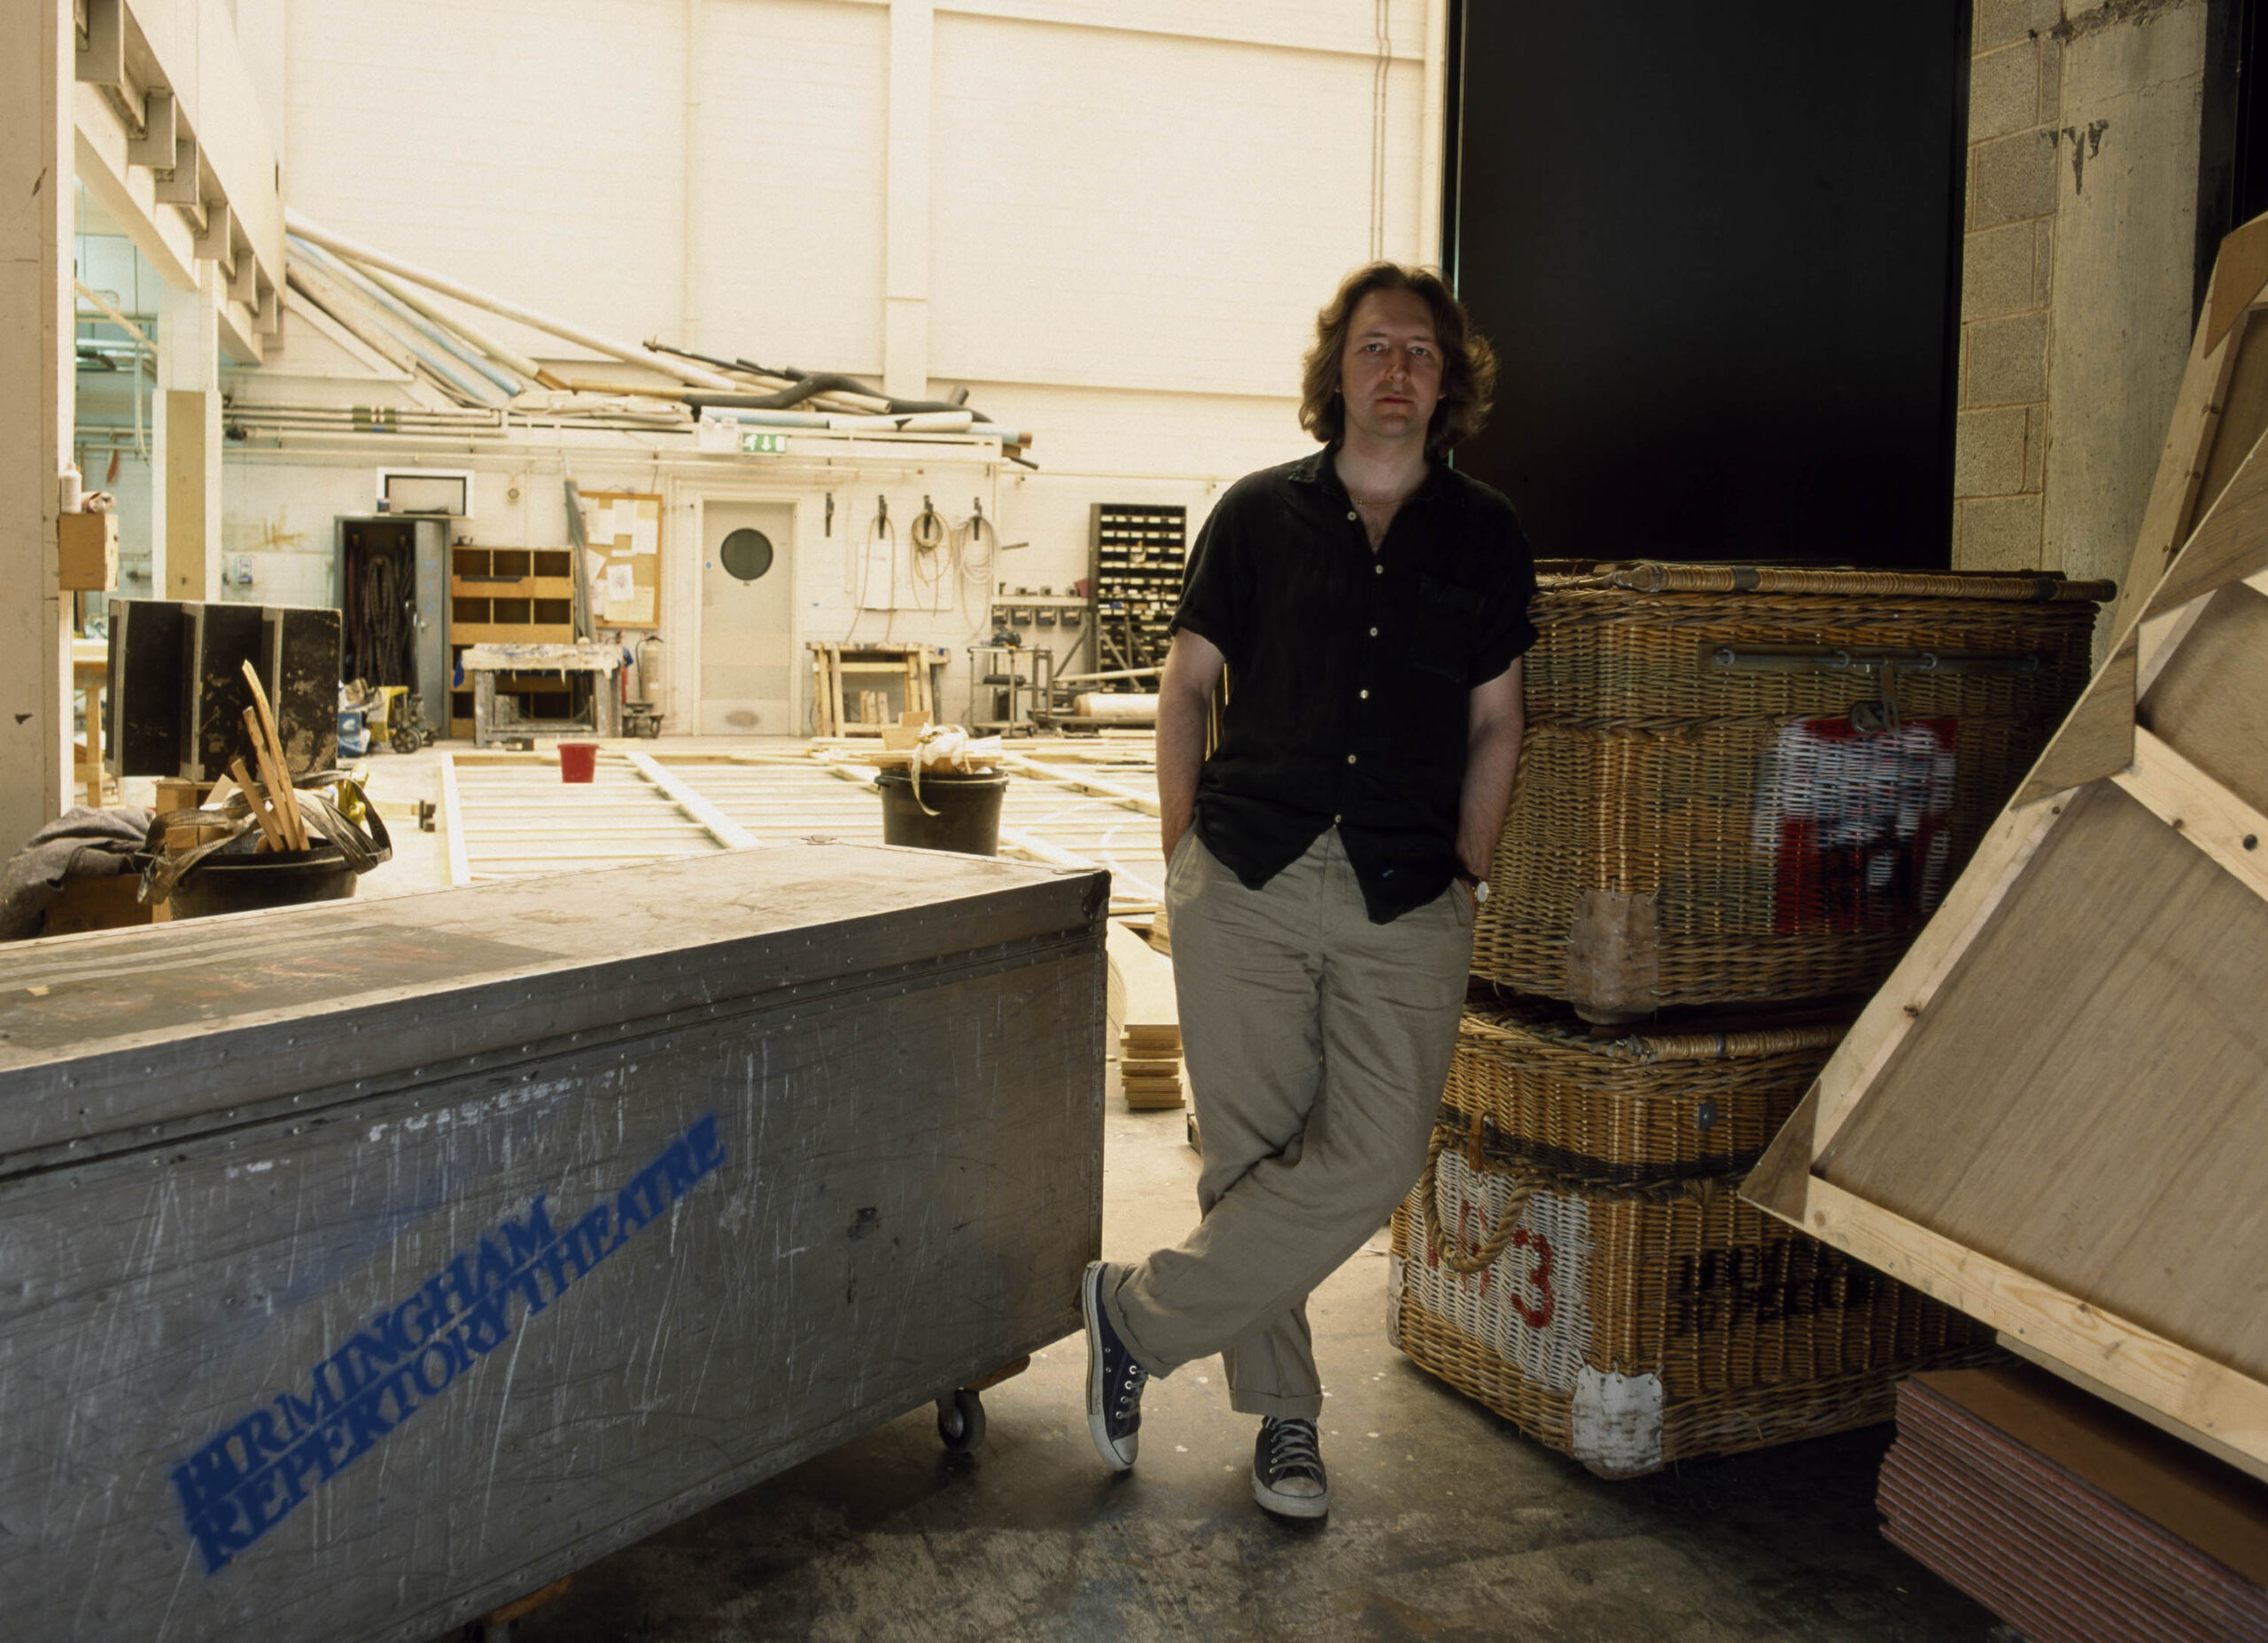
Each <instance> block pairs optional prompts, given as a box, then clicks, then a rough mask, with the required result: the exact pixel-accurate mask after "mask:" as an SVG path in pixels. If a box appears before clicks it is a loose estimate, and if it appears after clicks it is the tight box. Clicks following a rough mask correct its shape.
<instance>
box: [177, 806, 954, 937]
mask: <svg viewBox="0 0 2268 1643" xmlns="http://www.w3.org/2000/svg"><path fill="white" fill-rule="evenodd" d="M927 785H928V783H923V786H925V787H926V786H927ZM353 893H354V869H353V868H351V867H349V866H347V865H346V857H345V856H343V855H341V854H339V853H338V845H317V846H315V848H314V849H313V850H288V851H283V852H281V853H276V854H274V855H265V856H255V855H237V854H233V853H226V852H219V851H216V852H215V853H213V854H212V855H209V856H207V857H206V858H205V860H202V861H200V862H198V864H197V865H196V866H195V867H193V868H190V870H189V871H188V872H187V873H185V874H183V876H182V879H181V882H180V883H179V884H175V886H174V893H173V894H172V895H171V896H170V897H169V898H167V900H168V903H169V905H170V906H171V907H172V908H173V915H174V916H175V918H206V917H208V916H210V915H213V914H215V913H248V912H251V911H252V909H254V908H256V907H297V906H299V904H300V903H301V902H305V901H338V900H343V899H346V897H348V896H351V895H353Z"/></svg>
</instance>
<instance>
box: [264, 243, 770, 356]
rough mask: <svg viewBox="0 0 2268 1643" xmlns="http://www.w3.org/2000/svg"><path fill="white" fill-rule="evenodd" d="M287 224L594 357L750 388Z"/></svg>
mask: <svg viewBox="0 0 2268 1643" xmlns="http://www.w3.org/2000/svg"><path fill="white" fill-rule="evenodd" d="M283 223H284V226H285V227H286V228H288V229H290V230H291V232H292V233H294V234H297V235H298V236H299V237H300V238H301V239H305V240H309V241H312V242H313V243H314V244H315V245H321V246H322V248H323V249H324V250H325V251H330V252H336V253H338V255H340V256H342V257H345V258H346V259H348V260H349V261H353V262H360V263H363V264H365V265H367V266H369V267H370V268H374V269H384V271H385V272H387V273H389V274H398V275H400V276H401V277H402V278H404V279H408V280H415V281H416V282H417V284H421V285H423V286H424V287H426V288H427V289H428V290H430V291H438V292H440V293H441V294H442V295H443V296H445V297H454V298H455V299H456V300H458V301H460V302H470V304H472V306H473V307H475V308H485V309H487V310H488V312H490V313H491V314H497V315H502V316H503V317H504V318H506V319H509V320H517V321H518V322H519V323H521V324H523V325H529V326H532V327H533V328H534V329H536V330H537V331H547V332H548V333H549V334H551V335H552V336H555V337H558V338H561V339H564V340H566V341H568V342H571V343H574V344H576V345H577V346H578V347H585V348H589V349H591V350H592V351H593V352H594V353H598V354H607V355H609V356H610V357H611V358H614V359H617V360H626V361H628V362H630V363H632V364H633V365H650V366H653V367H654V368H655V369H656V370H661V371H664V372H666V373H668V374H669V375H670V376H672V377H675V378H677V379H678V380H679V381H680V382H689V383H691V384H693V385H695V387H700V388H711V389H714V390H716V391H717V392H718V393H740V392H742V390H743V388H744V386H745V385H744V384H742V383H737V382H734V381H733V380H732V379H731V378H728V377H720V376H718V374H717V373H716V372H715V371H713V370H703V369H702V368H701V367H700V366H698V365H695V364H693V363H692V362H689V361H686V360H680V359H678V358H676V357H675V356H673V355H672V354H656V353H654V352H652V351H650V350H649V349H646V348H641V347H638V346H637V345H636V344H635V343H629V342H620V341H617V340H616V339H614V338H612V337H604V336H601V335H600V334H599V333H598V332H597V331H585V330H584V329H583V328H582V327H581V326H579V325H570V324H569V323H567V322H566V321H564V320H557V319H554V318H552V317H551V316H550V315H548V314H539V313H537V312H536V311H535V310H534V309H533V308H522V307H521V306H520V305H519V304H518V303H517V302H508V301H506V300H504V299H503V298H501V297H493V296H491V295H489V294H488V293H487V292H485V291H479V290H476V289H475V288H474V287H472V286H470V285H463V284H458V283H457V282H456V281H455V280H453V279H451V278H449V277H448V276H447V275H443V274H436V273H434V272H433V271H432V270H431V269H422V268H419V267H418V266H417V265H416V263H414V262H404V261H402V260H401V259H400V258H399V257H390V256H388V255H387V254H386V253H384V252H383V251H377V250H375V249H373V248H372V247H370V246H369V245H363V244H362V243H361V241H360V240H353V239H348V238H347V237H346V236H345V235H342V234H334V233H332V232H331V231H330V230H328V229H326V228H322V227H321V226H319V225H318V224H315V223H313V222H308V221H307V218H305V217H303V216H301V215H300V214H299V213H298V212H296V211H293V210H291V209H290V208H289V207H286V208H285V210H284V213H283Z"/></svg>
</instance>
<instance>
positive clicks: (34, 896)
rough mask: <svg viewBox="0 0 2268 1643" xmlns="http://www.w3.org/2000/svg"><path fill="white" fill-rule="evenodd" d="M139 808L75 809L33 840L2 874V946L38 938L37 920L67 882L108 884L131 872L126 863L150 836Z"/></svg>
mask: <svg viewBox="0 0 2268 1643" xmlns="http://www.w3.org/2000/svg"><path fill="white" fill-rule="evenodd" d="M150 816H151V813H150V812H149V811H147V810H145V809H144V808H143V807H142V806H139V805H120V806H116V807H115V808H113V809H109V810H90V809H89V808H88V807H87V806H84V805H74V806H72V807H71V808H70V809H68V810H66V811H65V812H64V813H63V814H61V815H59V816H58V817H56V819H55V820H54V821H50V822H49V823H48V824H47V825H46V826H45V827H43V828H42V829H40V830H39V831H38V832H36V833H35V834H33V835H32V837H31V842H30V843H29V844H27V845H25V846H24V847H23V848H22V849H21V850H19V851H18V852H17V853H15V855H14V856H13V857H12V858H11V859H10V860H9V862H8V865H7V867H6V868H4V869H0V941H21V940H23V939H25V938H27V937H29V936H36V935H37V934H39V926H40V920H41V919H42V918H43V916H44V915H46V912H47V909H48V908H49V907H50V906H52V905H53V904H54V902H55V899H56V898H57V897H58V896H60V895H61V894H62V893H63V884H64V881H65V880H66V879H73V878H108V877H110V876H112V875H113V874H116V873H124V872H128V871H131V870H133V863H132V862H131V861H129V860H128V857H129V856H131V855H132V854H133V853H134V852H136V851H137V850H139V849H141V848H142V846H143V844H144V840H146V839H147V838H148V837H149V833H150Z"/></svg>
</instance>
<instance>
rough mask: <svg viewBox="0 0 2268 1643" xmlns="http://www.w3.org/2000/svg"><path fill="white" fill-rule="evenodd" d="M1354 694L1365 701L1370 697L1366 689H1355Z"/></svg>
mask: <svg viewBox="0 0 2268 1643" xmlns="http://www.w3.org/2000/svg"><path fill="white" fill-rule="evenodd" d="M1355 697H1356V698H1357V699H1358V700H1361V701H1364V702H1367V701H1369V700H1370V699H1371V693H1370V692H1369V691H1368V690H1357V691H1355Z"/></svg>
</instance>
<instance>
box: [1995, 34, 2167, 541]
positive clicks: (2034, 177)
mask: <svg viewBox="0 0 2268 1643" xmlns="http://www.w3.org/2000/svg"><path fill="white" fill-rule="evenodd" d="M2205 15H2206V5H2205V0H2147V3H2145V4H2131V3H2130V0H2116V3H2114V4H2098V5H2093V6H2085V5H2074V4H2070V3H2069V0H1977V7H1976V35H1975V41H1974V53H1975V54H1974V56H1973V58H1972V60H1971V64H1970V80H1969V157H1968V200H1967V219H1966V222H1965V225H1964V226H1965V233H1964V237H1963V246H1962V264H1961V380H1960V401H1959V413H1958V421H1957V423H1956V424H1955V437H1954V447H1953V564H1954V565H1957V566H1961V567H1965V568H1972V569H1993V570H2014V569H2028V568H2039V569H2047V570H2060V571H2063V572H2067V573H2069V574H2071V575H2075V576H2089V577H2111V578H2114V579H2115V578H2117V576H2119V575H2121V574H2123V572H2124V568H2125V565H2126V563H2127V558H2128V556H2129V555H2130V554H2131V552H2132V548H2133V541H2134V533H2135V532H2136V531H2137V530H2138V529H2139V528H2140V523H2141V513H2142V509H2143V507H2144V505H2145V504H2146V503H2147V502H2148V495H2149V487H2150V483H2151V479H2152V478H2153V476H2154V474H2155V471H2156V464H2157V458H2158V452H2159V448H2160V446H2161V444H2162V442H2163V439H2164V435H2165V427H2166V422H2167V419H2168V417H2170V416H2171V412H2172V406H2173V397H2174V394H2175V393H2176V391H2177V390H2178V388H2179V383H2180V378H2181V370H2182V364H2183V362H2184V360H2185V359H2186V356H2187V354H2188V347H2189V336H2190V323H2191V316H2190V306H2191V300H2192V280H2193V276H2194V245H2195V210H2196V193H2197V159H2198V142H2199V116H2200V111H2201V108H2202V90H2203V82H2204V46H2205Z"/></svg>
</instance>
